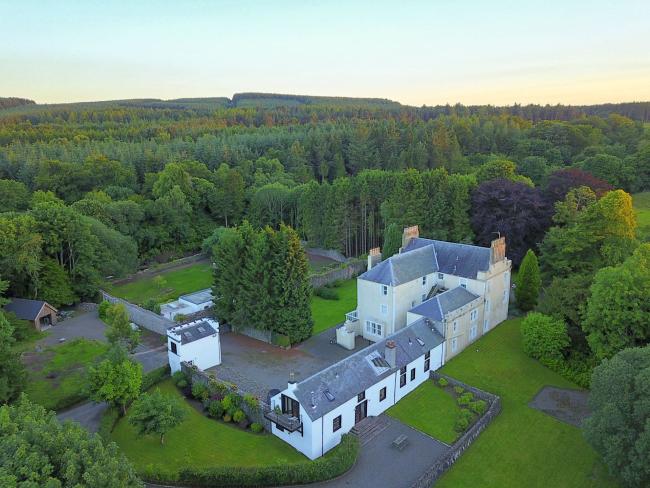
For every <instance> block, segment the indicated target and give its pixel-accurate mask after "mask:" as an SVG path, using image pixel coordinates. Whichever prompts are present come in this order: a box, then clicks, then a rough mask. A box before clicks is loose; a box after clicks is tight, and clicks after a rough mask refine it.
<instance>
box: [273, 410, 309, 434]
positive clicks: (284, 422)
mask: <svg viewBox="0 0 650 488" xmlns="http://www.w3.org/2000/svg"><path fill="white" fill-rule="evenodd" d="M264 417H265V418H267V419H268V420H270V421H271V422H273V423H274V424H276V425H279V426H280V427H282V428H283V429H286V430H288V431H289V432H295V431H297V430H301V429H302V422H301V421H300V419H299V418H298V417H293V416H291V415H288V414H286V413H278V412H276V411H275V410H269V411H268V412H265V413H264Z"/></svg>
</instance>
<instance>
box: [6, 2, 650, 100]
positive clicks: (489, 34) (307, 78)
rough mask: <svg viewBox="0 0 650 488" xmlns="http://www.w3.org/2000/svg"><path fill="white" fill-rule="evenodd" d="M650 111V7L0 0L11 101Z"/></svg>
mask: <svg viewBox="0 0 650 488" xmlns="http://www.w3.org/2000/svg"><path fill="white" fill-rule="evenodd" d="M248 91H255V92H272V93H295V94H303V95H328V96H352V97H379V98H389V99H391V100H396V101H399V102H401V103H405V104H409V105H417V106H419V105H423V104H426V105H436V104H445V103H450V104H453V103H457V102H460V103H463V104H496V105H511V104H513V103H524V104H525V103H540V104H546V103H551V104H555V103H564V104H593V103H603V102H623V101H641V100H643V101H648V100H650V0H619V1H616V0H609V1H600V0H591V1H587V0H564V1H556V0H543V1H539V0H538V1H528V0H519V1H502V0H491V1H488V0H484V1H474V0H429V1H416V0H411V1H409V0H401V1H394V2H387V1H381V0H375V1H353V0H348V1H334V0H330V1H320V2H315V1H309V0H301V1H283V0H275V1H249V0H240V1H218V0H213V1H202V0H176V1H163V0H159V1H153V0H131V1H118V0H102V1H97V0H78V1H72V0H56V1H55V0H41V1H33V0H14V1H7V0H0V96H17V97H24V98H30V99H33V100H36V101H37V102H39V103H60V102H73V101H89V100H112V99H127V98H160V99H172V98H185V97H214V96H226V97H231V96H232V95H233V94H234V93H237V92H248Z"/></svg>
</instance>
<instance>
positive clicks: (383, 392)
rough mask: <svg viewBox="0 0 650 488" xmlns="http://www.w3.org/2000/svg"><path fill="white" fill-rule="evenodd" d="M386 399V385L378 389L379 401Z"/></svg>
mask: <svg viewBox="0 0 650 488" xmlns="http://www.w3.org/2000/svg"><path fill="white" fill-rule="evenodd" d="M384 400H386V387H385V386H384V387H383V388H382V389H381V390H379V401H380V402H383V401H384Z"/></svg>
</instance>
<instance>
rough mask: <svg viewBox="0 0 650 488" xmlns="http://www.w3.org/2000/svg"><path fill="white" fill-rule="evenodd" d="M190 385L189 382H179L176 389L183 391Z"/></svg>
mask: <svg viewBox="0 0 650 488" xmlns="http://www.w3.org/2000/svg"><path fill="white" fill-rule="evenodd" d="M188 384H189V383H188V382H187V380H178V382H177V383H176V387H177V388H180V389H181V390H183V389H185V388H187V385H188Z"/></svg>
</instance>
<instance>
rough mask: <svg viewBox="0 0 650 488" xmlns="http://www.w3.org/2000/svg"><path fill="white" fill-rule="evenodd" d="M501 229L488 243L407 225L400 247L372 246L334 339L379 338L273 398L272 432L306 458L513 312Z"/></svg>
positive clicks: (394, 400)
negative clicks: (389, 250)
mask: <svg viewBox="0 0 650 488" xmlns="http://www.w3.org/2000/svg"><path fill="white" fill-rule="evenodd" d="M505 251H506V246H505V239H504V238H499V239H496V240H494V241H493V242H492V245H491V246H490V247H489V248H485V247H478V246H471V245H466V244H456V243H450V242H444V241H436V240H430V239H423V238H420V237H419V232H418V228H417V226H416V227H409V228H406V229H405V230H404V237H403V240H402V248H401V249H400V253H399V254H397V255H395V256H393V257H390V258H388V259H386V260H385V261H381V255H380V253H379V249H374V250H372V251H371V253H370V256H369V258H368V271H366V272H365V273H363V274H362V275H360V276H359V277H358V278H357V310H355V311H353V312H350V313H348V314H347V315H346V317H347V320H346V322H345V324H344V326H342V327H340V328H339V329H338V330H337V342H338V343H339V344H340V345H342V346H343V347H346V348H348V349H353V348H354V344H355V337H356V336H363V337H364V338H366V339H369V340H371V341H373V342H374V344H373V345H371V346H368V347H366V348H364V349H361V350H359V351H357V352H356V353H354V354H352V355H350V356H348V357H347V358H345V359H343V360H341V361H339V362H338V363H335V364H333V365H332V366H329V367H328V368H326V369H324V370H323V371H320V372H318V373H316V374H314V375H312V376H310V377H309V378H306V379H304V380H302V381H300V382H298V383H295V382H290V383H289V385H288V387H287V388H286V389H285V390H284V391H282V392H280V393H278V394H277V395H275V396H273V397H272V398H271V408H272V409H273V410H272V411H271V412H269V413H268V414H267V418H268V419H269V420H270V421H271V423H272V432H273V433H274V434H275V435H277V436H278V437H280V438H281V439H283V440H285V441H286V442H288V443H289V444H291V445H292V446H294V447H295V448H296V449H298V450H299V451H301V452H302V453H304V454H305V455H306V456H307V457H309V458H310V459H315V458H318V457H320V456H322V455H323V454H325V453H326V452H327V451H329V450H330V449H332V448H333V447H335V446H336V445H337V444H338V443H339V442H340V441H341V436H342V435H343V434H345V433H347V432H349V431H350V429H352V427H354V426H355V425H356V424H357V423H359V422H361V421H362V420H363V419H364V418H366V417H369V416H376V415H379V414H381V413H382V412H384V411H385V410H386V409H388V408H389V407H391V406H393V405H394V404H395V403H397V402H398V401H399V400H400V399H401V398H402V397H404V396H405V395H406V394H408V393H409V392H411V391H412V390H414V389H415V388H416V387H417V386H419V385H420V384H422V383H423V382H424V381H426V380H427V379H428V378H429V374H430V371H435V370H436V369H438V368H440V367H441V366H442V365H443V364H444V363H445V361H447V360H449V359H450V358H452V357H453V356H455V355H456V354H458V353H459V352H460V351H462V350H463V349H464V348H465V347H467V346H468V345H469V344H471V343H472V342H473V341H475V340H476V339H477V338H479V337H480V336H482V335H483V334H485V333H487V332H488V331H489V330H491V329H492V328H493V327H494V326H496V325H497V324H499V323H500V322H502V321H503V320H505V319H506V318H507V315H508V301H509V291H510V269H511V262H510V260H509V259H507V258H506V256H505Z"/></svg>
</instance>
